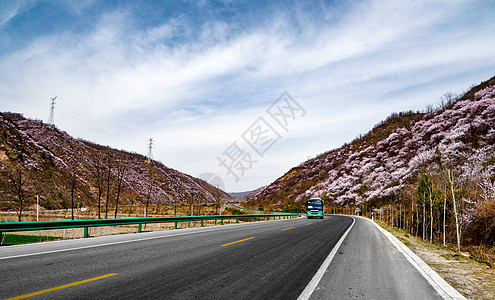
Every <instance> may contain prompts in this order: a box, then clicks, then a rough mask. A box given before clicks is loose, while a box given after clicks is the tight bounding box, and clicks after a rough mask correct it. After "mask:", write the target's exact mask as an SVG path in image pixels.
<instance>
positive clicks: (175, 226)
mask: <svg viewBox="0 0 495 300" xmlns="http://www.w3.org/2000/svg"><path fill="white" fill-rule="evenodd" d="M174 228H175V229H177V221H175V227H174Z"/></svg>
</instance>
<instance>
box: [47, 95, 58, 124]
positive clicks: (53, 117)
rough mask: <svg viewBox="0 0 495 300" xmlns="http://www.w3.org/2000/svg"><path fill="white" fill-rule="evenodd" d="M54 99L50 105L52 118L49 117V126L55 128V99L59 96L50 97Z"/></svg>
mask: <svg viewBox="0 0 495 300" xmlns="http://www.w3.org/2000/svg"><path fill="white" fill-rule="evenodd" d="M50 99H52V103H51V104H50V116H49V117H48V125H50V126H55V99H57V96H55V97H53V98H52V97H50Z"/></svg>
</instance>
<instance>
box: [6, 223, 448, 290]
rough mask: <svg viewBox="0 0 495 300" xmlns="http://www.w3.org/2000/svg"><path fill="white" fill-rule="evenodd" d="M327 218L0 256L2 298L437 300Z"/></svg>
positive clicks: (379, 242)
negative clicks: (315, 280)
mask: <svg viewBox="0 0 495 300" xmlns="http://www.w3.org/2000/svg"><path fill="white" fill-rule="evenodd" d="M353 223H354V219H353V218H351V217H347V216H335V215H333V216H326V217H325V219H324V220H318V219H311V220H308V219H305V218H300V219H295V220H280V221H266V222H254V223H241V224H233V225H223V226H215V227H204V228H191V229H181V230H169V231H161V232H148V233H140V234H129V235H118V236H107V237H97V238H88V239H79V240H68V241H58V242H47V243H42V244H31V245H22V246H7V247H1V248H0V274H2V282H1V285H0V298H1V299H5V298H10V297H17V296H31V295H35V296H36V299H96V298H98V299H136V298H140V299H297V298H298V297H299V296H300V295H301V293H302V292H303V291H304V290H305V288H306V287H307V286H308V284H309V283H310V281H311V280H312V279H313V277H314V275H315V274H316V273H317V271H318V269H319V268H320V267H321V266H322V264H323V262H324V261H325V260H326V259H327V258H328V256H329V253H331V251H332V249H333V248H334V246H335V245H336V244H337V243H338V242H339V240H340V239H341V237H342V236H343V234H344V233H345V232H346V231H347V230H348V229H349V228H350V226H351V225H353V226H352V228H351V230H350V231H349V233H348V235H347V237H346V238H345V239H344V240H343V243H342V245H341V246H340V248H339V250H338V252H337V254H336V255H335V257H334V258H333V260H332V261H331V263H330V265H329V266H328V268H327V269H326V272H325V274H324V276H323V277H322V278H321V280H320V281H319V283H318V286H317V287H316V289H315V290H314V292H313V293H312V294H311V299H442V298H441V297H440V296H439V294H438V293H437V292H436V291H435V289H434V288H433V287H432V286H431V285H430V284H429V283H428V281H427V280H426V279H425V278H424V276H422V275H421V274H420V273H419V272H418V271H417V270H416V269H415V268H414V267H413V266H412V265H411V264H410V263H409V262H408V261H407V260H406V259H405V258H404V256H403V255H402V254H401V253H400V252H399V251H397V249H396V248H395V247H394V246H393V245H392V244H391V243H390V242H388V241H387V240H386V239H385V238H384V236H383V234H382V233H381V232H380V231H378V230H377V229H376V228H375V227H374V225H373V224H372V223H371V222H369V221H366V220H364V219H361V218H355V223H354V224H353Z"/></svg>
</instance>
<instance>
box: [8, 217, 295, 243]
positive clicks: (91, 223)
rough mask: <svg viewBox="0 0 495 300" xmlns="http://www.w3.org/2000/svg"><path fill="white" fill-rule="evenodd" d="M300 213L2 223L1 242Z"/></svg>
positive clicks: (139, 230) (262, 218)
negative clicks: (53, 233)
mask: <svg viewBox="0 0 495 300" xmlns="http://www.w3.org/2000/svg"><path fill="white" fill-rule="evenodd" d="M299 216H300V214H298V213H281V214H269V215H268V214H266V215H215V216H185V217H152V218H122V219H91V220H89V219H86V220H63V221H38V222H1V221H0V241H1V237H2V234H3V233H4V232H14V231H31V230H46V229H64V228H80V227H83V228H84V237H88V228H89V227H99V226H116V225H132V224H138V225H139V226H138V232H141V225H142V224H149V223H175V228H177V223H179V222H190V221H201V226H204V221H209V220H220V224H221V225H223V220H226V219H235V220H236V222H237V223H239V219H243V220H246V221H249V222H251V221H253V220H255V221H261V220H269V219H274V220H275V219H292V218H297V217H299Z"/></svg>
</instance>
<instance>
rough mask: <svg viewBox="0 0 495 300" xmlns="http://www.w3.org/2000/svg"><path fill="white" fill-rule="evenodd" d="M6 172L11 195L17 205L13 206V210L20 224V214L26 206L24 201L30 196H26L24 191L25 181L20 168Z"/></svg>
mask: <svg viewBox="0 0 495 300" xmlns="http://www.w3.org/2000/svg"><path fill="white" fill-rule="evenodd" d="M6 171H7V176H8V178H9V182H10V189H11V194H12V195H13V196H14V197H15V198H16V201H15V202H16V203H17V205H16V206H15V209H16V210H17V213H18V220H19V222H21V221H22V212H23V210H24V206H25V205H26V201H27V199H28V198H29V197H31V196H32V195H30V194H28V192H27V191H26V183H27V181H26V179H25V177H23V174H22V169H21V168H19V169H17V170H16V169H14V170H12V169H10V168H6Z"/></svg>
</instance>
